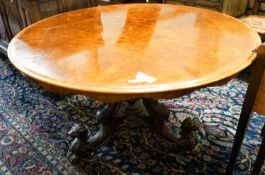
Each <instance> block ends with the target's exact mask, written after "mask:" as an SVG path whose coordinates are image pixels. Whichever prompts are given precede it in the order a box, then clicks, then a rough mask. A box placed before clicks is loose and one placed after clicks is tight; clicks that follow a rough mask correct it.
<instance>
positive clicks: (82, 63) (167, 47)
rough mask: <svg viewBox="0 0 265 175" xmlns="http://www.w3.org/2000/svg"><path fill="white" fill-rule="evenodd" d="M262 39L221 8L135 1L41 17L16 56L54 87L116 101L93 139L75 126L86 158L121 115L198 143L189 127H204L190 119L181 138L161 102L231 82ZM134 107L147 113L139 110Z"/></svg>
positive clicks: (15, 48) (19, 40)
mask: <svg viewBox="0 0 265 175" xmlns="http://www.w3.org/2000/svg"><path fill="white" fill-rule="evenodd" d="M260 43H261V41H260V38H259V36H258V34H257V33H256V32H255V31H253V30H252V29H251V28H250V27H248V26H246V25H245V24H244V23H242V22H240V21H239V20H237V19H235V18H233V17H230V16H227V15H224V14H221V13H218V12H213V11H210V10H205V9H199V8H193V7H186V6H178V5H161V4H131V5H113V6H103V7H97V8H90V9H83V10H78V11H73V12H68V13H64V14H61V15H57V16H54V17H50V18H48V19H45V20H43V21H40V22H37V23H35V24H33V25H32V26H30V27H28V28H26V29H25V30H23V31H22V32H20V33H19V34H18V35H16V36H15V37H14V39H13V40H12V41H11V43H10V46H9V48H8V55H9V58H10V60H11V62H12V63H13V64H14V65H15V66H16V67H17V68H18V69H19V70H20V71H21V72H23V73H24V74H26V75H28V76H30V77H32V78H34V79H35V80H37V81H38V82H39V83H40V84H41V85H42V86H43V87H45V88H47V89H48V90H51V91H55V92H59V93H77V94H83V95H87V96H89V97H92V98H95V99H98V100H101V101H104V102H108V104H107V105H106V106H105V107H104V108H103V109H102V110H100V111H99V112H98V113H97V115H96V117H97V119H98V121H99V123H100V124H101V125H100V126H101V127H100V128H101V129H100V131H99V132H98V133H97V134H96V135H94V136H93V137H92V138H87V130H86V129H85V127H80V125H78V126H75V127H74V128H73V129H72V130H71V131H70V133H69V134H70V135H72V136H73V137H75V140H74V142H73V144H72V145H71V148H70V151H71V153H74V155H75V156H77V157H78V156H82V155H84V154H85V153H86V152H90V150H93V149H94V148H95V147H96V146H98V145H101V144H102V143H103V142H104V141H105V140H106V139H107V138H109V136H110V135H111V133H112V131H113V130H114V128H115V127H116V126H117V124H118V123H120V121H121V120H120V119H121V118H122V117H121V116H126V115H127V116H128V115H136V114H141V115H145V114H148V115H149V116H151V117H150V118H151V122H150V123H151V125H152V126H153V127H154V129H155V130H156V131H157V132H158V133H159V134H161V135H162V136H165V138H167V139H168V140H170V141H173V142H174V143H178V141H180V143H179V144H178V146H179V147H181V148H184V149H187V148H192V147H193V146H194V143H195V141H196V138H195V137H193V136H192V135H191V132H189V131H188V130H189V129H190V130H194V129H195V128H196V127H195V126H194V125H193V123H192V122H191V121H190V120H185V121H183V126H182V137H181V140H180V139H178V138H176V136H175V135H174V133H172V132H171V131H169V130H168V128H167V127H166V126H165V125H164V124H163V120H164V118H166V117H168V115H169V111H168V110H167V109H166V108H164V107H163V106H162V105H161V104H159V103H158V102H157V101H156V100H153V99H157V98H174V97H178V96H180V95H183V94H185V93H188V92H191V91H193V90H195V89H198V88H201V87H204V86H209V85H215V84H218V83H223V82H225V81H226V80H228V79H230V78H231V77H233V76H234V75H235V74H237V73H238V72H239V71H241V70H242V69H244V68H246V67H247V66H249V65H250V64H251V63H252V61H253V60H254V58H255V54H253V52H252V50H254V49H255V48H256V47H257V46H258V45H259V44H260ZM139 99H140V100H139ZM124 101H126V102H124ZM139 101H140V102H139ZM125 103H126V104H125ZM124 104H125V105H124ZM124 106H127V107H124ZM136 106H138V107H136ZM129 108H130V110H129ZM143 108H144V109H143ZM132 109H134V110H135V111H137V110H138V111H141V112H138V113H134V114H132V111H133V110H132ZM119 111H120V112H119ZM124 111H127V112H124ZM125 113H126V115H125ZM186 138H187V140H185V139H186ZM182 141H183V142H182ZM184 142H185V143H184ZM81 145H83V146H81ZM78 150H80V151H78Z"/></svg>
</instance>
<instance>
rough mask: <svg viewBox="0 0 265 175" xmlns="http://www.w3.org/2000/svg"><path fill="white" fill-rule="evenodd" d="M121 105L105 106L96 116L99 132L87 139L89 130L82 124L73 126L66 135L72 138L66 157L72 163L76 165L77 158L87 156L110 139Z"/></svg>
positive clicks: (117, 120)
mask: <svg viewBox="0 0 265 175" xmlns="http://www.w3.org/2000/svg"><path fill="white" fill-rule="evenodd" d="M120 104H121V103H113V104H107V105H106V106H105V107H104V108H103V109H102V110H99V111H98V112H97V114H96V118H97V120H98V122H99V123H100V129H99V131H98V132H97V133H96V134H95V135H93V136H92V137H88V133H89V129H88V128H86V127H85V126H84V125H82V124H77V125H75V126H74V127H73V128H72V129H71V130H70V131H69V132H68V134H69V135H70V136H71V137H73V138H74V141H73V142H72V143H71V145H70V148H69V153H68V155H67V156H68V157H69V158H70V160H71V161H72V162H73V163H77V161H78V160H79V158H82V157H86V156H89V155H90V153H91V152H92V151H95V150H96V149H97V147H98V146H100V145H102V144H103V143H104V142H106V141H107V140H108V138H110V136H111V135H112V133H113V131H114V129H115V127H116V126H117V124H118V123H119V122H120V121H121V120H119V119H117V118H114V117H115V116H116V115H117V112H118V110H119V108H120Z"/></svg>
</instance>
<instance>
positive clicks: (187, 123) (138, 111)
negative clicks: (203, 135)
mask: <svg viewBox="0 0 265 175" xmlns="http://www.w3.org/2000/svg"><path fill="white" fill-rule="evenodd" d="M169 114H170V111H169V110H168V109H167V108H165V107H164V106H163V105H162V104H160V103H159V102H158V101H157V100H154V99H145V98H143V99H136V100H130V101H124V102H117V103H110V104H107V105H105V106H104V107H103V109H101V110H99V111H98V112H97V114H96V119H97V120H98V122H99V125H100V127H99V130H98V132H97V133H96V134H95V135H93V136H92V137H89V128H87V126H84V125H82V124H76V125H75V126H73V128H72V129H71V130H70V131H69V132H68V134H69V135H70V136H71V137H73V138H74V140H73V142H72V143H71V145H70V148H69V153H68V157H69V158H70V160H71V161H72V162H73V163H76V162H77V161H78V159H79V158H82V157H86V156H90V153H91V152H92V151H95V150H96V149H97V147H99V146H101V145H102V144H104V143H105V142H106V141H107V140H108V139H109V138H110V137H111V135H112V134H113V132H114V130H115V128H116V127H117V126H118V125H119V124H121V123H122V122H123V120H124V119H125V118H127V117H128V116H134V117H141V118H142V119H143V120H144V122H145V123H147V124H148V125H150V126H151V129H152V130H153V131H154V132H155V133H156V134H157V135H160V136H162V137H163V138H165V140H167V141H169V142H172V143H173V144H174V147H175V148H176V149H178V150H183V151H188V150H191V149H193V148H194V147H195V146H196V144H197V136H196V135H194V133H193V131H196V130H197V129H198V128H197V126H196V125H195V124H194V123H193V121H192V120H191V118H186V119H185V120H184V121H183V122H182V125H181V137H177V136H176V134H175V133H173V132H172V130H171V129H170V128H168V127H167V126H166V125H165V123H164V121H165V120H167V119H168V117H169Z"/></svg>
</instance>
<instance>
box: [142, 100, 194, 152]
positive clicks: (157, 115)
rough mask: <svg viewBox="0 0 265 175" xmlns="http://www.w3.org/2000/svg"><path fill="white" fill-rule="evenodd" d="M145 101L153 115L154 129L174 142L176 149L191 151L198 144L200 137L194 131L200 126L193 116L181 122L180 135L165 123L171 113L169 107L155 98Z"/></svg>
mask: <svg viewBox="0 0 265 175" xmlns="http://www.w3.org/2000/svg"><path fill="white" fill-rule="evenodd" d="M143 103H144V105H145V107H146V109H147V111H148V112H149V114H150V115H151V117H152V123H151V125H152V129H153V130H154V131H155V132H156V134H158V135H160V136H162V137H163V138H165V139H166V140H168V141H170V142H172V143H173V144H174V150H177V151H180V150H181V151H190V150H192V149H193V148H194V147H195V146H196V145H197V142H198V138H197V136H196V135H195V134H194V131H197V130H198V126H197V123H195V122H194V121H193V120H192V119H191V118H189V117H187V118H186V119H185V120H183V122H182V123H181V136H180V137H178V136H177V135H176V134H175V133H174V132H173V131H172V130H171V129H170V128H168V126H166V125H165V123H164V120H165V119H167V118H168V117H169V115H170V111H169V110H168V109H167V108H165V107H164V106H163V105H162V104H160V103H158V101H157V100H153V99H143Z"/></svg>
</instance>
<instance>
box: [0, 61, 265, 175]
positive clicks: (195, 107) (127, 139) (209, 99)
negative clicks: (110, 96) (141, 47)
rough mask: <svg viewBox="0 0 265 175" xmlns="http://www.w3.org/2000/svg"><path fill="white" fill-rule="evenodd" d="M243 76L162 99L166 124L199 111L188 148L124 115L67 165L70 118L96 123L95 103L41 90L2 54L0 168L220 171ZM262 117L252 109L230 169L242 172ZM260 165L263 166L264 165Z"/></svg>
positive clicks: (169, 174) (164, 173) (164, 174)
mask: <svg viewBox="0 0 265 175" xmlns="http://www.w3.org/2000/svg"><path fill="white" fill-rule="evenodd" d="M246 87H247V83H246V82H244V81H242V80H240V79H234V80H233V81H231V82H229V83H228V84H226V85H224V86H219V87H209V88H204V89H201V90H198V91H195V92H193V93H191V94H188V95H185V96H183V97H181V98H177V99H173V100H161V103H164V104H165V106H167V107H168V108H169V109H170V110H171V116H170V119H169V121H166V123H167V125H168V126H169V127H171V128H172V129H173V131H175V132H176V134H177V133H179V127H180V122H181V121H182V120H183V119H184V118H186V117H192V118H193V117H199V119H200V120H201V122H202V123H203V125H204V126H203V128H204V130H205V133H204V134H202V133H198V135H199V143H198V145H197V146H196V147H195V149H194V150H193V151H191V152H179V153H174V152H170V151H169V149H170V148H169V147H170V146H172V145H167V144H165V142H164V140H163V139H162V138H159V137H156V136H155V135H154V134H153V133H152V132H151V131H150V129H149V128H147V127H145V126H144V125H142V124H141V122H138V121H137V119H135V118H134V117H131V118H130V117H129V118H128V119H127V120H126V121H125V122H124V123H123V124H122V125H121V126H120V127H119V128H118V129H117V131H116V133H115V134H114V135H113V136H112V137H111V139H110V140H109V141H108V143H106V144H105V145H104V146H102V147H100V148H99V149H98V150H97V151H95V152H93V153H92V154H91V157H89V158H87V159H84V160H81V161H80V163H79V164H78V165H75V166H73V165H71V164H70V163H69V161H68V159H67V158H65V155H66V154H67V149H68V147H69V143H70V142H71V140H72V139H71V138H70V137H69V136H67V131H68V130H69V129H70V128H71V126H73V125H74V123H78V122H83V123H86V124H87V125H89V126H90V128H91V130H92V132H91V134H93V133H94V132H95V131H96V130H97V122H96V121H95V119H94V117H93V116H94V114H95V112H96V110H97V109H98V108H99V106H100V104H99V103H98V102H96V101H94V100H92V99H90V98H87V97H84V96H79V95H57V94H53V93H50V92H47V91H46V90H44V89H43V88H41V87H40V86H39V85H38V84H36V83H35V82H34V81H32V80H31V79H29V78H27V77H25V76H23V75H22V74H20V73H19V72H18V71H16V70H15V69H14V68H13V66H12V65H11V64H10V63H9V61H8V60H1V59H0V172H1V173H0V174H5V175H6V174H7V175H8V174H19V175H21V174H56V175H57V174H64V175H66V174H69V175H74V174H100V175H108V174H122V175H124V174H133V175H137V174H144V175H148V174H159V175H173V174H223V173H224V171H225V167H226V164H227V161H228V158H229V154H230V151H231V146H232V142H233V135H234V134H235V130H236V126H237V122H238V117H239V113H240V110H241V105H242V103H243V99H244V94H245V91H246ZM264 122H265V117H263V116H261V115H257V114H254V116H253V118H252V120H251V123H250V126H251V127H249V130H248V132H247V136H246V139H245V141H244V146H243V148H242V149H241V152H240V158H239V160H238V162H237V167H236V169H235V174H248V173H249V170H250V168H251V166H252V164H253V161H254V160H255V158H256V156H255V154H256V152H257V150H258V147H259V144H260V141H261V139H260V136H259V135H260V130H261V127H262V125H263V123H264ZM263 173H264V171H263Z"/></svg>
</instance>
